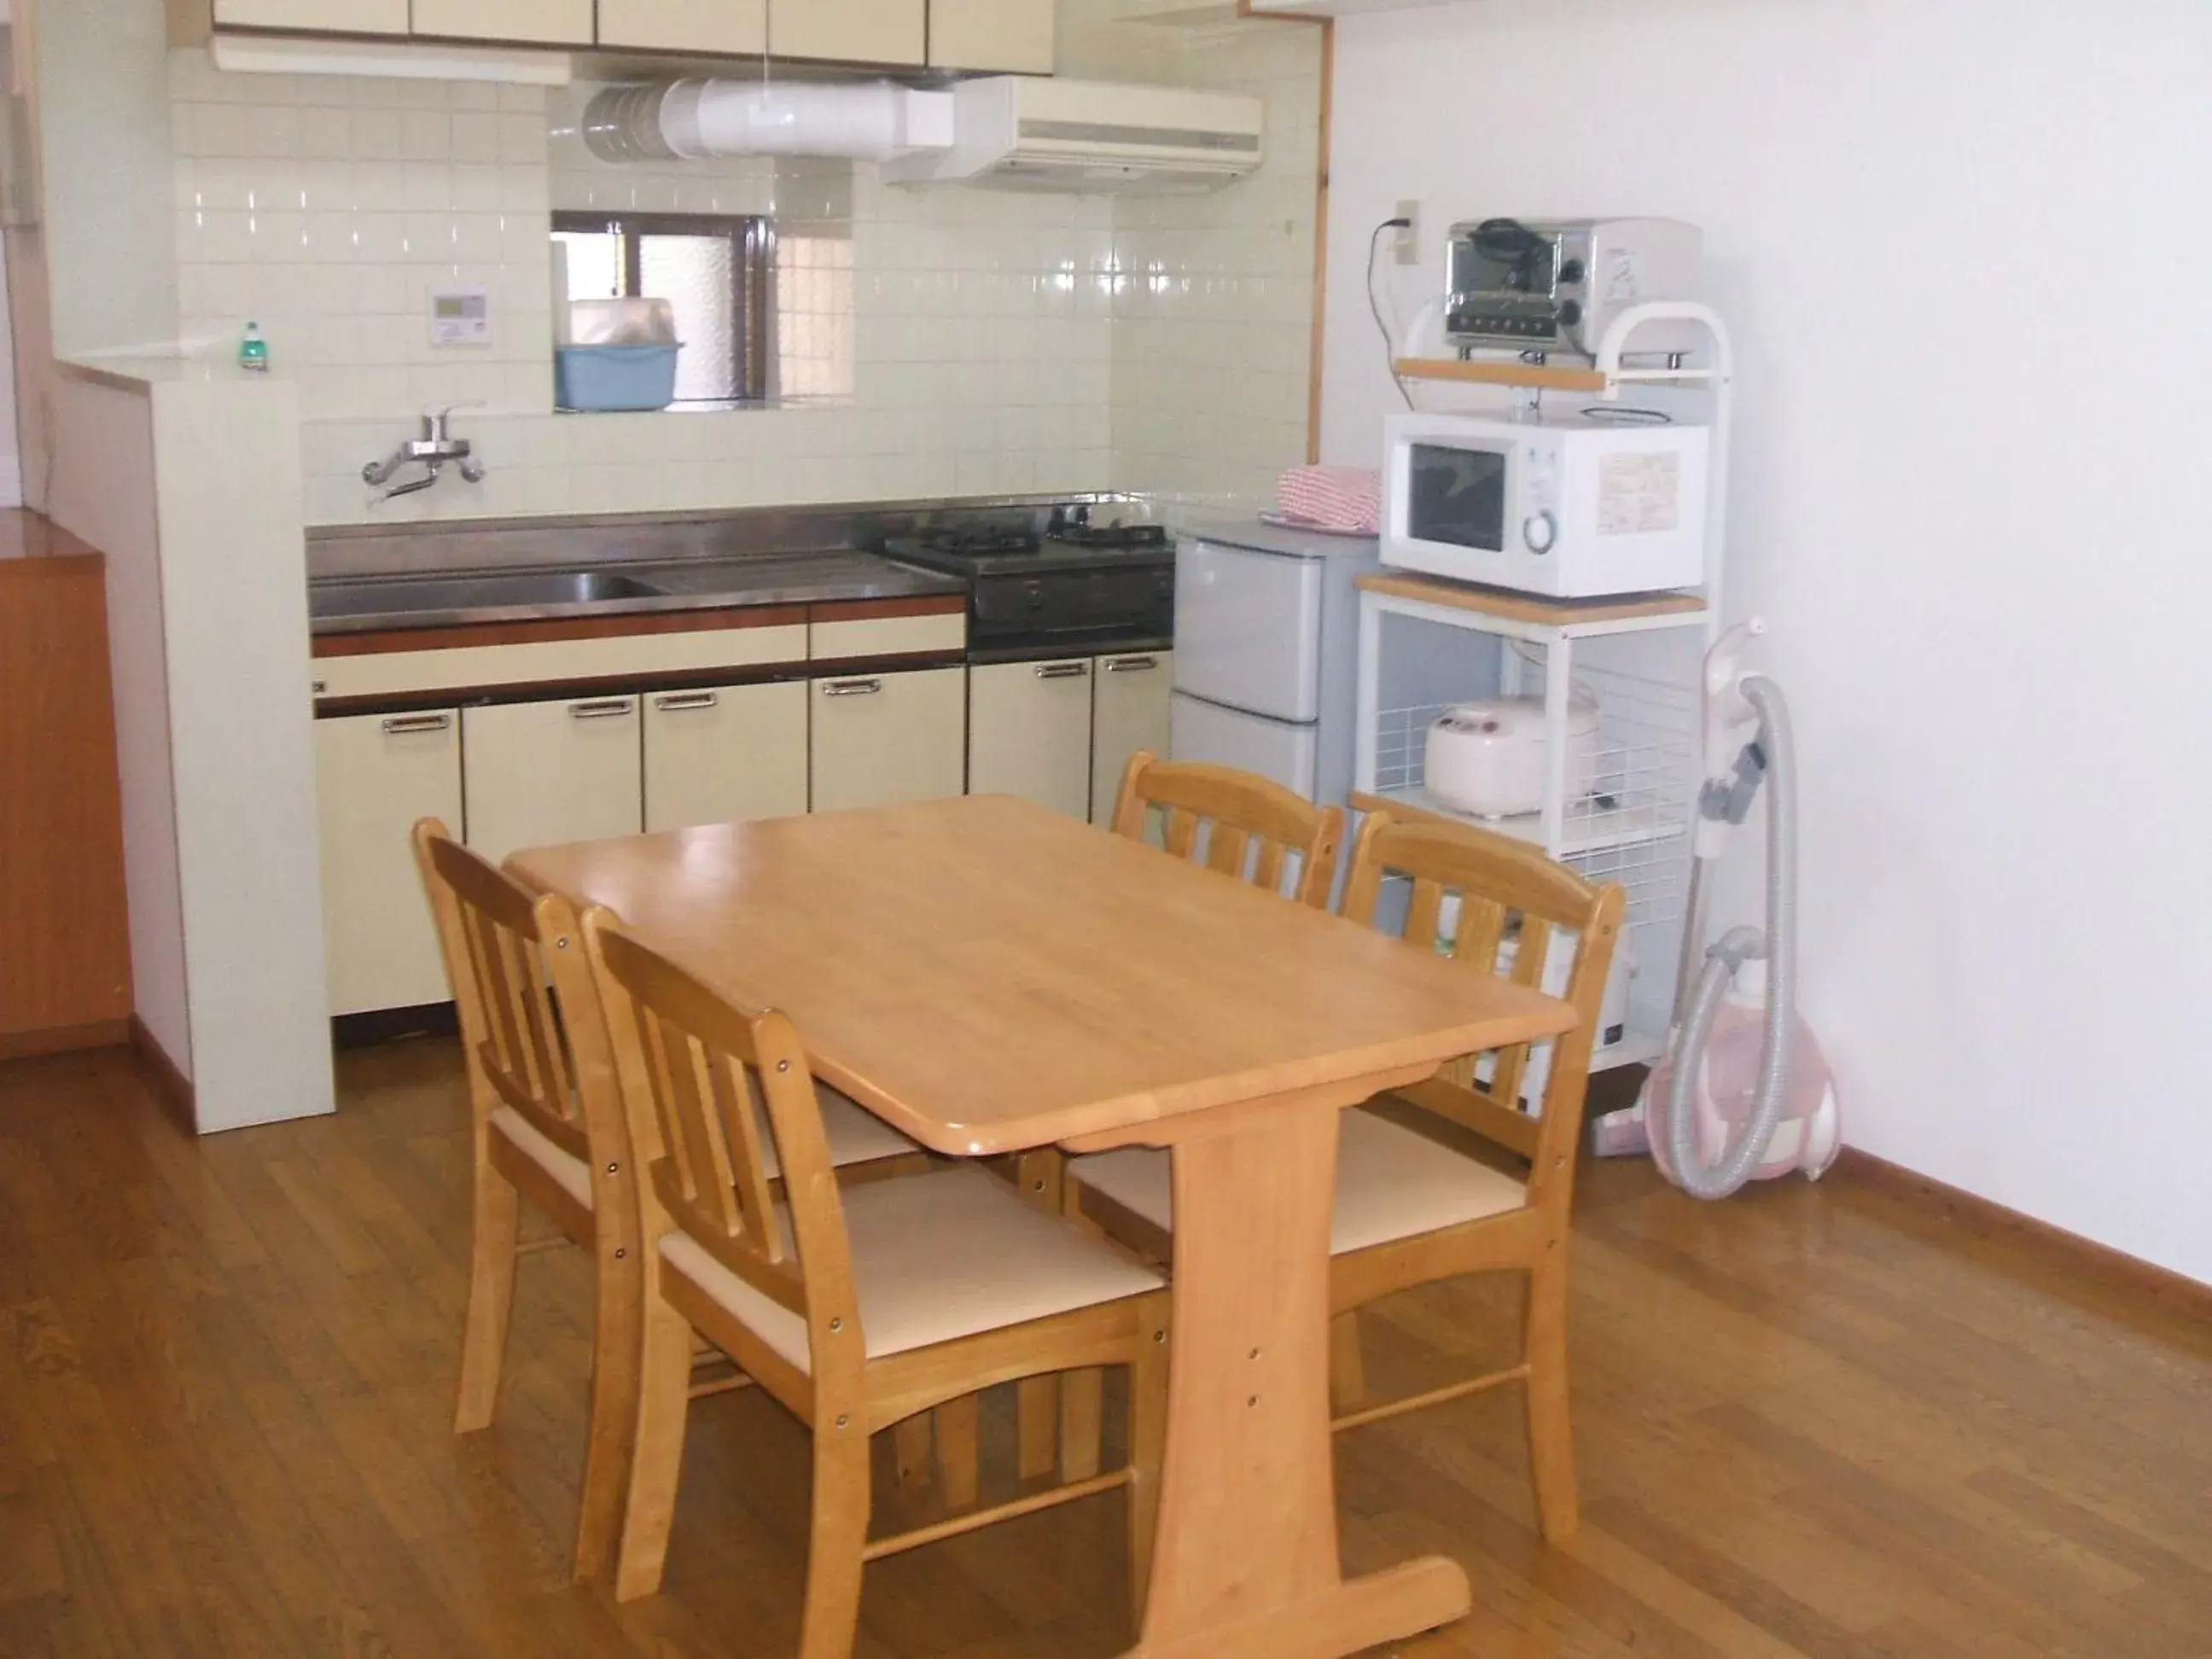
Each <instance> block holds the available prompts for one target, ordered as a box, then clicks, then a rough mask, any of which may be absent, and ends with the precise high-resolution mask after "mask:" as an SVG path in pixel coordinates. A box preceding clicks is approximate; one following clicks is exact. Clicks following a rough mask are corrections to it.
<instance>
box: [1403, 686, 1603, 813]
mask: <svg viewBox="0 0 2212 1659" xmlns="http://www.w3.org/2000/svg"><path fill="white" fill-rule="evenodd" d="M1546 748H1547V743H1546V740H1545V735H1544V700H1543V699H1542V698H1541V697H1498V698H1494V699H1492V701H1490V702H1463V703H1461V704H1459V705H1458V706H1457V707H1455V708H1447V709H1446V710H1444V712H1443V714H1440V715H1438V716H1437V719H1436V720H1435V721H1434V722H1433V723H1432V724H1431V726H1430V727H1429V735H1428V747H1427V750H1426V754H1425V758H1424V760H1423V763H1422V766H1423V774H1424V776H1425V781H1426V782H1427V785H1428V791H1429V793H1431V795H1433V796H1435V797H1436V798H1437V800H1439V801H1441V802H1442V803H1443V805H1446V806H1449V807H1450V808H1451V809H1452V810H1453V811H1458V812H1466V813H1468V814H1470V815H1472V816H1473V817H1479V818H1508V817H1513V816H1514V815H1515V814H1516V813H1520V812H1535V811H1541V810H1542V808H1543V805H1544V773H1545V758H1546V757H1545V750H1546ZM1596 787H1597V705H1596V703H1595V702H1592V701H1590V700H1589V699H1588V698H1584V697H1576V698H1574V699H1572V700H1571V701H1570V702H1569V703H1568V705H1567V793H1566V798H1567V799H1568V800H1570V801H1577V800H1580V799H1583V797H1584V796H1586V795H1588V794H1589V793H1591V792H1592V791H1593V790H1595V788H1596Z"/></svg>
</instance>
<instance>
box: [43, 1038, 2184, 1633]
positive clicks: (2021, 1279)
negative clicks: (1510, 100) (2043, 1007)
mask: <svg viewBox="0 0 2212 1659" xmlns="http://www.w3.org/2000/svg"><path fill="white" fill-rule="evenodd" d="M342 1072H343V1084H342V1099H343V1102H344V1109H343V1111H342V1112H341V1114H340V1115H338V1116H337V1118H335V1119H331V1120H325V1121H320V1122H315V1123H309V1124H295V1125H285V1126H281V1127H273V1128H266V1129H253V1130H246V1131H242V1132H240V1133H233V1134H228V1135H223V1136H219V1137H216V1138H215V1139H210V1140H208V1141H205V1142H200V1143H194V1142H191V1141H190V1140H187V1139H185V1138H184V1137H182V1136H181V1135H179V1133H177V1132H176V1131H175V1130H174V1129H173V1128H172V1127H170V1125H169V1123H168V1122H167V1121H166V1120H165V1119H164V1118H163V1117H162V1116H161V1114H160V1112H159V1110H158V1109H157V1108H156V1107H155V1103H154V1102H153V1101H152V1099H151V1098H150V1097H149V1095H148V1093H147V1091H146V1089H145V1088H144V1086H143V1085H142V1084H141V1083H140V1082H139V1080H138V1079H137V1075H136V1074H135V1073H134V1072H133V1071H132V1070H131V1064H130V1062H129V1061H128V1060H126V1059H125V1058H124V1057H122V1056H120V1055H119V1054H102V1055H97V1056H88V1057H76V1058H70V1059H62V1060H33V1061H23V1062H18V1063H15V1064H12V1065H9V1066H0V1654H4V1655H8V1656H15V1655H45V1654H58V1655H79V1654H83V1655H113V1656H118V1659H119V1656H134V1659H136V1656H143V1659H155V1656H162V1655H188V1654H190V1655H269V1656H284V1659H295V1656H305V1655H323V1654H331V1655H348V1656H362V1659H368V1656H383V1655H392V1656H399V1659H443V1656H475V1655H532V1656H536V1655H547V1656H585V1655H592V1656H603V1655H616V1656H619V1655H626V1654H636V1655H653V1656H669V1659H674V1656H690V1655H698V1656H704V1655H709V1654H728V1655H741V1656H756V1655H758V1656H769V1655H787V1654H789V1653H790V1652H791V1651H792V1650H793V1647H794V1645H795V1641H796V1634H797V1618H798V1609H799V1594H798V1591H799V1573H800V1571H801V1567H802V1563H803V1558H804V1532H803V1528H802V1524H801V1517H802V1513H803V1506H802V1503H801V1501H800V1500H801V1498H802V1495H803V1492H804V1487H805V1478H806V1474H805V1470H806V1464H805V1445H804V1442H803V1440H802V1438H801V1436H800V1434H799V1431H798V1429H797V1428H796V1427H795V1426H794V1425H793V1424H792V1423H791V1422H790V1421H789V1420H788V1419H785V1418H784V1417H782V1416H781V1413H779V1411H778V1410H777V1408H776V1407H775V1406H774V1405H773V1404H772V1403H770V1402H769V1401H766V1400H764V1399H762V1398H759V1397H757V1395H725V1396H721V1397H719V1398H716V1399H713V1400H709V1401H702V1402H701V1404H700V1405H699V1407H697V1408H696V1409H697V1415H696V1428H695V1431H694V1434H693V1438H692V1443H691V1446H690V1451H689V1454H688V1461H687V1463H686V1466H685V1488H684V1499H683V1504H682V1507H681V1510H680V1512H679V1515H678V1528H677V1537H676V1542H675V1545H674V1548H673V1550H672V1552H671V1562H670V1571H669V1576H668V1588H667V1592H666V1594H665V1595H662V1596H659V1597H658V1598H655V1599H653V1600H651V1601H645V1602H641V1603H638V1604H635V1605H634V1606H631V1607H625V1608H622V1609H619V1610H617V1609H616V1608H615V1607H612V1606H611V1604H610V1603H609V1602H608V1601H607V1600H606V1599H605V1595H604V1593H603V1592H601V1591H599V1590H598V1589H578V1588H574V1587H572V1586H570V1585H569V1584H568V1583H567V1582H566V1580H565V1577H564V1558H565V1553H566V1550H567V1547H568V1538H567V1533H568V1523H569V1515H570V1504H571V1498H572V1492H573V1488H574V1480H575V1476H576V1468H577V1464H578V1462H579V1454H580V1443H581V1433H582V1420H583V1419H582V1402H583V1387H582V1379H583V1373H584V1360H585V1344H586V1324H587V1315H588V1287H587V1283H586V1276H585V1273H584V1271H583V1263H582V1261H580V1258H579V1257H578V1256H577V1255H576V1253H575V1252H574V1251H573V1250H571V1251H565V1252H557V1253H548V1254H546V1255H539V1256H534V1257H532V1258H531V1259H530V1260H529V1261H526V1263H525V1266H524V1267H523V1275H522V1283H521V1286H520V1293H519V1296H518V1307H517V1313H516V1320H515V1329H514V1340H513V1348H512V1351H511V1352H512V1354H513V1362H512V1364H511V1369H510V1371H509V1374H508V1377H509V1381H508V1389H507V1394H506V1395H505V1398H504V1401H503V1404H502V1410H501V1418H500V1420H499V1421H498V1423H497V1424H496V1425H495V1427H494V1428H492V1429H491V1430H490V1431H487V1432H486V1433H483V1434H481V1435H477V1436H472V1437H469V1438H466V1439H462V1438H458V1437H455V1436H454V1435H453V1434H452V1433H451V1432H450V1430H449V1426H448V1425H449V1418H450V1413H451V1398H450V1395H451V1387H452V1381H453V1364H454V1347H455V1339H456V1337H457V1336H458V1334H459V1329H460V1314H461V1294H462V1283H463V1281H462V1272H461V1264H462V1261H463V1256H464V1243H465V1211H464V1194H465V1180H464V1158H465V1150H464V1142H463V1139H462V1136H461V1133H460V1123H461V1119H460V1108H459V1090H458V1086H457V1084H458V1060H457V1056H456V1052H455V1050H454V1049H453V1047H452V1045H451V1044H450V1043H447V1042H437V1041H425V1042H414V1043H410V1044H402V1045H397V1046H394V1047H392V1048H384V1049H380V1050H376V1051H372V1052H364V1053H357V1054H350V1055H348V1056H346V1057H345V1059H344V1060H343V1067H342ZM1577 1233H1578V1238H1577V1251H1578V1254H1577V1259H1576V1266H1575V1288H1576V1308H1575V1323H1574V1370H1575V1403H1576V1409H1577V1414H1578V1415H1577V1436H1578V1441H1579V1444H1580V1449H1581V1454H1582V1468H1583V1497H1584V1513H1585V1517H1586V1519H1585V1523H1584V1526H1583V1532H1582V1534H1581V1536H1580V1537H1579V1539H1578V1540H1577V1541H1576V1542H1575V1543H1574V1545H1573V1546H1572V1547H1570V1548H1568V1549H1565V1550H1551V1549H1547V1548H1545V1547H1542V1546H1541V1545H1540V1544H1539V1542H1538V1541H1537V1540H1536V1537H1535V1534H1534V1530H1533V1528H1532V1525H1531V1517H1530V1512H1529V1503H1528V1492H1527V1488H1526V1485H1525V1482H1524V1479H1523V1468H1522V1451H1521V1448H1520V1437H1519V1431H1518V1428H1517V1417H1516V1413H1517V1408H1518V1407H1517V1401H1516V1400H1514V1399H1513V1398H1511V1397H1510V1396H1508V1395H1492V1396H1486V1397H1482V1398H1479V1399H1475V1400H1470V1401H1462V1402H1461V1403H1459V1404H1457V1405H1455V1406H1450V1407H1443V1408H1440V1409H1438V1410H1436V1411H1432V1412H1429V1413H1422V1414H1419V1415H1416V1416H1414V1417H1412V1418H1408V1419H1400V1420H1398V1421H1396V1422H1395V1423H1390V1424H1385V1425H1376V1426H1375V1427H1371V1428H1368V1429H1364V1430H1361V1431H1358V1432H1356V1433H1354V1434H1352V1435H1351V1436H1349V1437H1346V1438H1345V1439H1343V1440H1342V1441H1340V1474H1341V1479H1340V1485H1341V1498H1342V1505H1341V1506H1342V1511H1343V1516H1344V1524H1343V1533H1344V1551H1345V1555H1346V1559H1347V1562H1348V1563H1349V1565H1352V1566H1353V1567H1354V1568H1364V1567H1372V1566H1378V1565H1383V1564H1386V1563H1388V1562H1390V1561H1393V1560H1396V1559H1401V1558H1403V1557H1406V1556H1409V1555H1413V1554H1416V1553H1425V1552H1431V1551H1440V1552H1443V1553H1447V1554H1449V1555H1452V1556H1455V1557H1456V1558H1457V1559H1459V1560H1461V1561H1462V1562H1463V1563H1465V1564H1466V1566H1467V1569H1468V1574H1469V1576H1470V1577H1471V1578H1472V1579H1473V1581H1474V1589H1475V1599H1476V1603H1477V1610H1476V1612H1475V1614H1474V1617H1473V1618H1472V1619H1470V1620H1468V1621H1467V1622H1465V1623H1464V1624H1462V1625H1460V1626H1456V1627H1455V1628H1453V1629H1451V1630H1449V1631H1445V1632H1439V1633H1437V1634H1436V1635H1433V1636H1431V1637H1428V1638H1424V1639H1422V1640H1420V1641H1417V1642H1413V1643H1410V1644H1405V1645H1404V1646H1403V1647H1402V1648H1401V1649H1399V1650H1397V1651H1400V1652H1401V1653H1403V1654H1405V1655H1406V1656H1408V1659H1413V1656H1422V1659H1431V1656H1445V1655H1462V1654H1480V1655H1500V1656H1503V1655H1513V1656H1535V1655H1549V1654H1576V1655H1628V1654H1635V1655H1639V1656H1649V1655H1689V1654H1706V1653H1715V1654H1727V1655H1731V1656H1741V1659H1783V1656H1788V1655H1793V1654H1803V1655H1835V1656H1844V1655H1850V1656H1860V1655H1892V1656H1896V1655H1922V1654H1925V1655H1940V1656H1975V1659H1983V1656H2021V1659H2026V1656H2045V1655H2053V1654H2074V1655H2081V1656H2095V1659H2112V1656H2136V1655H2161V1656H2162V1655H2171V1656H2205V1655H2212V1332H2208V1331H2207V1330H2206V1329H2205V1328H2203V1326H2202V1325H2201V1324H2197V1325H2191V1324H2190V1323H2188V1322H2185V1319H2184V1318H2183V1317H2182V1316H2179V1315H2176V1314H2173V1313H2172V1312H2169V1311H2166V1310H2161V1309H2160V1308H2158V1307H2156V1306H2154V1305H2151V1304H2148V1303H2144V1304H2134V1303H2130V1302H2129V1301H2127V1300H2126V1299H2125V1294H2124V1292H2119V1291H2113V1290H2112V1288H2110V1287H2109V1286H2107V1285H2103V1284H2097V1283H2091V1282H2089V1281H2087V1280H2083V1279H2075V1278H2072V1277H2070V1276H2069V1273H2067V1272H2065V1271H2063V1270H2059V1269H2056V1268H2053V1267H2051V1266H2050V1265H2048V1264H2047V1263H2038V1262H2035V1261H2023V1260H2022V1259H2021V1257H2020V1256H2019V1255H2016V1254H2011V1253H2008V1252H2007V1251H2005V1250H2002V1249H1999V1248H1998V1247H1996V1246H1994V1245H1990V1244H1986V1243H1979V1242H1978V1241H1977V1240H1975V1239H1974V1238H1973V1237H1971V1236H1964V1235H1959V1234H1957V1233H1955V1232H1954V1231H1953V1230H1952V1229H1951V1228H1949V1226H1948V1225H1947V1224H1943V1223H1941V1222H1936V1221H1934V1220H1932V1219H1929V1218H1927V1217H1925V1216H1924V1215H1923V1214H1921V1213H1919V1212H1915V1211H1911V1210H1906V1209H1901V1208H1899V1207H1898V1206H1896V1205H1895V1204H1894V1203H1893V1201H1892V1200H1888V1199H1886V1198H1884V1197H1882V1196H1881V1195H1879V1194H1876V1193H1875V1192H1873V1191H1872V1190H1870V1189H1866V1188H1853V1187H1851V1186H1849V1185H1846V1184H1842V1183H1832V1184H1830V1185H1827V1186H1823V1187H1820V1188H1808V1187H1807V1186H1806V1185H1804V1184H1803V1183H1802V1182H1787V1183H1776V1184H1773V1185H1771V1186H1769V1187H1766V1188H1760V1189H1759V1190H1756V1191H1754V1192H1751V1193H1748V1194H1745V1195H1743V1196H1741V1197H1740V1198H1738V1199H1737V1200H1734V1201H1732V1202H1730V1203H1728V1204H1725V1205H1721V1206H1712V1207H1701V1206H1698V1205H1696V1204H1693V1203H1692V1202H1690V1201H1689V1200H1686V1199H1684V1198H1682V1197H1680V1196H1679V1195H1678V1194H1674V1193H1673V1192H1671V1191H1668V1190H1667V1189H1664V1188H1660V1187H1657V1186H1656V1185H1655V1183H1654V1181H1653V1178H1652V1177H1651V1176H1650V1172H1649V1170H1648V1169H1646V1168H1644V1167H1643V1166H1641V1165H1633V1166H1632V1165H1605V1166H1599V1167H1596V1168H1594V1169H1593V1170H1591V1171H1590V1172H1589V1179H1588V1180H1587V1181H1586V1182H1585V1183H1584V1190H1583V1194H1582V1202H1581V1206H1580V1214H1579V1218H1578V1224H1577ZM1512 1305H1513V1304H1512V1301H1511V1298H1510V1295H1509V1294H1508V1293H1507V1292H1506V1291H1505V1289H1504V1287H1503V1286H1502V1285H1501V1286H1474V1287H1470V1288H1466V1289H1460V1288H1449V1289H1446V1290H1440V1291H1435V1292H1431V1293H1426V1294H1421V1295H1417V1296H1413V1297H1407V1298H1405V1299H1403V1300H1402V1301H1401V1302H1399V1303H1396V1304H1388V1305H1387V1306H1386V1307H1385V1309H1384V1310H1382V1311H1381V1312H1380V1314H1379V1315H1378V1316H1376V1317H1374V1318H1372V1319H1370V1325H1369V1328H1370V1338H1369V1346H1370V1368H1371V1370H1372V1372H1373V1375H1374V1377H1375V1379H1376V1382H1377V1383H1378V1384H1380V1385H1381V1386H1383V1387H1384V1388H1386V1389H1396V1388H1399V1387H1408V1388H1410V1387H1412V1386H1414V1385H1416V1384H1418V1383H1420V1382H1421V1381H1422V1380H1423V1379H1424V1378H1431V1377H1437V1376H1439V1375H1440V1373H1439V1369H1438V1368H1439V1366H1440V1365H1441V1364H1443V1363H1444V1362H1445V1361H1446V1360H1447V1359H1449V1360H1450V1361H1453V1362H1464V1361H1466V1360H1468V1359H1469V1358H1479V1357H1480V1356H1481V1355H1482V1354H1484V1353H1486V1352H1495V1351H1497V1350H1498V1349H1499V1348H1500V1347H1501V1346H1502V1345H1504V1343H1506V1342H1507V1341H1509V1340H1510V1337H1511V1334H1512V1320H1513V1314H1512V1312H1511V1309H1512ZM988 1429H989V1433H990V1434H991V1436H992V1439H991V1442H990V1445H989V1448H988V1450H989V1455H990V1459H991V1463H992V1473H993V1474H999V1475H1002V1474H1003V1470H1004V1467H1005V1465H1006V1461H1007V1458H1008V1455H1009V1450H1010V1449H1009V1447H1008V1445H1007V1440H1008V1437H1009V1434H1010V1428H1009V1425H1008V1424H1007V1422H1006V1419H1005V1418H1004V1416H1003V1415H1002V1414H996V1413H994V1416H993V1417H992V1419H991V1421H990V1423H989V1425H988ZM1120 1504H1121V1498H1120V1495H1119V1494H1118V1493H1115V1494H1109V1495H1108V1496H1105V1497H1103V1498H1095V1499H1091V1500H1089V1501H1087V1502H1085V1503H1084V1504H1077V1505H1074V1506H1072V1507H1070V1508H1067V1509H1065V1510H1058V1511H1055V1512H1054V1513H1051V1514H1047V1515H1042V1516H1033V1517H1030V1518H1028V1519H1025V1520H1023V1521H1020V1522H1014V1523H1012V1524H1010V1525H1007V1526H1003V1527H999V1528H991V1529H989V1530H987V1531H986V1532H984V1533H981V1534H976V1535H974V1536H971V1537H968V1538H963V1539H960V1540H957V1541H952V1542H951V1543H947V1544H944V1545H940V1546H937V1547H933V1548H929V1549H926V1550H922V1551H919V1552H917V1553H914V1554H912V1555H908V1556H903V1557H900V1558H896V1559H891V1560H889V1561H885V1562H884V1563H882V1564H880V1565H878V1566H875V1567H872V1568H871V1569H870V1571H869V1575H868V1580H867V1590H866V1600H865V1603H864V1607H863V1615H862V1617H863V1632H862V1638H861V1643H860V1652H861V1653H862V1654H863V1655H865V1656H869V1659H891V1656H898V1659H924V1656H928V1659H1017V1656H1052V1659H1090V1656H1097V1659H1110V1656H1113V1655H1115V1654H1116V1653H1117V1652H1119V1651H1120V1650H1121V1648H1122V1647H1123V1646H1124V1645H1125V1644H1126V1643H1127V1639H1128V1634H1129V1632H1128V1628H1127V1617H1126V1614H1125V1613H1124V1611H1123V1607H1122V1602H1121V1583H1122V1577H1121V1575H1122V1559H1121V1541H1120V1537H1121V1510H1120Z"/></svg>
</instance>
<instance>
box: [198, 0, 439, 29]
mask: <svg viewBox="0 0 2212 1659" xmlns="http://www.w3.org/2000/svg"><path fill="white" fill-rule="evenodd" d="M202 15H205V14H202ZM215 21H216V27H218V28H249V29H312V30H314V31H316V32H317V33H334V34H404V33H407V0H215Z"/></svg>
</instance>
